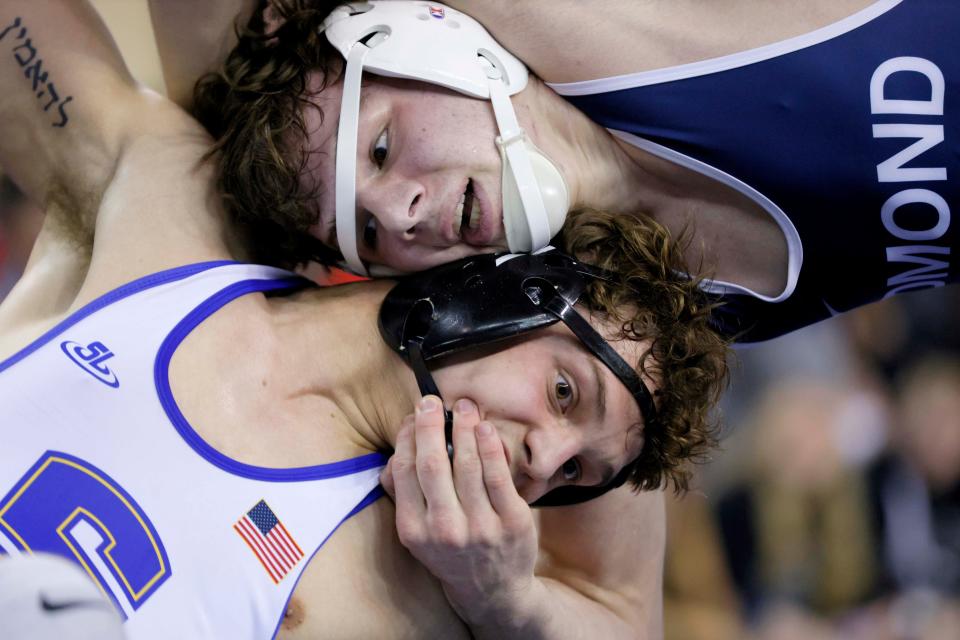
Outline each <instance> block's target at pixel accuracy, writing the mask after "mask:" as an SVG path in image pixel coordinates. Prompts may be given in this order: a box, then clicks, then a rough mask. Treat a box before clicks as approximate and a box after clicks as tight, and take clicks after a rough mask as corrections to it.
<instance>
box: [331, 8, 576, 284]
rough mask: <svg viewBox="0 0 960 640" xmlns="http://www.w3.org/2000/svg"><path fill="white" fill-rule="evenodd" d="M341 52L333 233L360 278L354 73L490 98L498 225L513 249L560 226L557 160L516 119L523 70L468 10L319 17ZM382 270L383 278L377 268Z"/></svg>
mask: <svg viewBox="0 0 960 640" xmlns="http://www.w3.org/2000/svg"><path fill="white" fill-rule="evenodd" d="M324 29H325V33H326V36H327V39H328V40H329V41H330V44H332V45H333V46H334V47H335V48H336V49H337V50H338V51H339V52H340V53H341V54H342V55H343V57H344V58H345V59H346V61H347V62H346V69H345V71H344V83H343V100H342V102H341V105H340V125H339V129H338V132H337V159H336V209H337V211H336V220H337V223H336V231H337V241H338V243H339V245H340V251H341V252H342V253H343V257H344V260H345V262H346V266H347V267H348V268H350V269H351V270H352V271H354V272H356V273H358V274H361V275H367V269H366V267H365V266H364V264H363V262H362V261H361V260H360V255H359V252H358V250H357V217H356V173H357V167H356V154H357V129H358V123H359V112H360V77H361V75H362V73H363V70H364V69H367V70H369V71H371V72H373V73H376V74H378V75H383V76H392V77H396V78H409V79H412V80H421V81H423V82H428V83H430V84H437V85H440V86H443V87H447V88H448V89H453V90H455V91H458V92H460V93H463V94H466V95H468V96H471V97H474V98H480V99H487V100H490V102H491V103H492V104H493V113H494V117H495V118H496V121H497V128H498V129H499V134H500V135H499V136H497V137H496V140H495V141H496V144H497V147H498V148H499V149H500V157H501V159H502V160H503V187H502V190H503V223H504V229H505V231H506V235H507V245H508V247H509V249H510V251H513V252H520V251H533V250H536V249H540V248H542V247H544V246H546V245H547V244H548V243H549V241H550V238H552V237H553V236H554V235H555V234H556V233H557V232H558V231H559V230H560V227H561V226H562V225H563V221H564V219H565V218H566V215H567V209H568V208H569V195H568V192H567V186H566V184H565V183H564V181H563V176H561V175H560V171H559V170H558V169H557V167H556V166H555V165H554V164H553V163H552V162H551V161H550V160H549V159H548V158H547V157H546V156H545V155H544V154H543V153H542V152H541V151H540V150H539V149H538V148H537V147H536V146H535V145H534V144H533V142H531V141H530V140H529V139H528V138H527V136H526V134H525V133H524V131H523V129H521V128H520V125H519V123H518V122H517V116H516V113H515V112H514V110H513V104H512V103H511V101H510V96H511V95H514V94H516V93H519V92H520V91H521V90H522V89H523V88H524V87H525V86H526V85H527V78H528V74H527V69H526V67H525V66H524V65H523V63H522V62H521V61H520V60H518V59H517V58H516V57H515V56H514V55H513V54H511V53H510V52H509V51H507V50H506V49H504V48H503V47H501V46H500V45H499V44H498V43H497V42H496V40H494V39H493V37H492V36H491V35H490V34H489V33H487V30H486V29H484V28H483V26H482V25H481V24H480V23H479V22H477V21H476V20H474V19H473V18H471V17H470V16H468V15H466V14H464V13H461V12H459V11H456V10H454V9H451V8H449V7H446V6H444V5H441V4H436V3H429V2H415V1H411V2H408V1H405V0H374V1H372V2H352V3H349V4H344V5H341V6H340V7H337V8H336V9H335V10H334V11H333V12H332V13H331V14H330V16H328V18H327V20H326V21H325V22H324ZM379 271H380V274H383V275H386V272H385V271H384V270H382V269H381V270H379Z"/></svg>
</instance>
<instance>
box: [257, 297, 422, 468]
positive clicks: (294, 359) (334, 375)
mask: <svg viewBox="0 0 960 640" xmlns="http://www.w3.org/2000/svg"><path fill="white" fill-rule="evenodd" d="M392 286H393V283H392V282H386V281H377V282H364V283H359V284H354V285H344V286H338V287H332V288H326V289H319V290H310V291H307V292H304V293H303V294H302V295H300V296H296V297H294V298H290V299H281V301H280V302H279V303H278V304H277V308H276V313H275V314H274V318H275V322H274V326H275V328H276V334H277V335H278V336H280V338H279V339H280V341H281V343H282V346H281V349H280V352H281V353H283V354H285V360H284V363H283V367H282V369H283V371H284V372H285V387H284V388H285V389H286V390H287V391H286V393H285V395H286V397H288V398H290V399H292V400H294V401H296V402H298V403H299V402H304V401H305V402H306V406H307V407H311V408H312V407H322V410H323V412H324V413H323V416H324V418H325V420H324V424H325V425H326V423H328V422H329V423H331V424H333V425H334V426H335V428H337V429H339V430H341V432H342V436H343V437H346V438H347V439H349V441H350V442H351V443H353V444H355V445H356V446H358V447H360V448H362V449H369V450H371V451H376V450H384V449H392V448H393V446H394V443H395V442H396V436H397V433H398V432H399V430H400V423H401V421H402V419H403V418H404V417H405V416H406V415H408V414H410V413H412V412H413V408H414V406H415V404H416V401H417V399H418V398H419V393H418V390H417V386H416V381H415V379H414V376H413V372H412V371H411V370H410V368H409V367H408V366H407V364H406V363H405V362H404V361H403V360H402V359H401V358H400V356H399V355H397V354H396V353H394V351H393V350H392V349H390V347H389V346H388V345H387V344H386V343H385V342H384V341H383V339H382V338H381V337H380V333H379V329H378V327H377V313H378V311H379V308H380V303H381V302H382V301H383V298H384V296H385V295H386V293H387V292H388V291H389V289H390V287H392ZM311 413H312V410H311ZM327 416H329V420H326V418H327Z"/></svg>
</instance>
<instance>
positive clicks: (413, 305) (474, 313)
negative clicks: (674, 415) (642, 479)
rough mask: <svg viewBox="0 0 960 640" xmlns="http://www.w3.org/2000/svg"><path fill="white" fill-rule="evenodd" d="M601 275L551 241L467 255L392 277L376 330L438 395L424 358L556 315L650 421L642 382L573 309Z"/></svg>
mask: <svg viewBox="0 0 960 640" xmlns="http://www.w3.org/2000/svg"><path fill="white" fill-rule="evenodd" d="M607 278H608V276H607V274H605V272H603V271H602V270H600V269H597V268H595V267H591V266H590V265H585V264H582V263H580V262H578V261H577V260H575V259H574V258H571V257H570V256H567V255H565V254H563V253H560V252H559V251H556V250H552V249H550V250H544V251H541V252H538V253H535V254H487V255H480V256H471V257H468V258H464V259H462V260H458V261H456V262H451V263H449V264H445V265H441V266H439V267H435V268H433V269H430V270H428V271H423V272H421V273H417V274H414V275H411V276H407V277H405V278H403V279H402V280H401V281H400V282H398V283H397V285H396V286H395V287H394V288H393V289H391V290H390V293H388V294H387V297H386V298H385V299H384V301H383V304H382V305H381V307H380V333H381V335H382V336H383V338H384V340H386V342H387V344H389V345H390V346H391V347H392V348H393V349H394V350H396V351H397V352H399V353H400V354H401V355H402V356H404V357H405V358H406V359H407V361H408V362H409V363H410V366H411V367H412V368H413V371H414V374H415V375H416V377H417V384H418V385H419V387H420V392H421V393H422V394H424V395H427V394H433V395H437V396H439V395H440V393H439V390H438V389H437V386H436V384H435V383H434V381H433V377H432V376H431V375H430V371H429V370H428V369H427V362H429V361H430V360H433V359H435V358H438V357H440V356H445V355H448V354H451V353H454V352H457V351H462V350H464V349H469V348H471V347H477V346H481V345H485V344H489V343H491V342H494V341H497V340H503V339H506V338H512V337H514V336H518V335H521V334H524V333H528V332H530V331H533V330H534V329H540V328H543V327H547V326H549V325H551V324H554V323H555V322H557V321H558V320H559V321H562V322H563V323H564V324H566V325H567V327H569V328H570V330H571V331H573V333H574V335H576V336H577V338H579V339H580V341H581V342H582V343H583V344H584V345H585V346H586V347H587V348H588V349H589V350H590V351H591V352H592V353H593V354H594V355H595V356H596V357H598V358H599V359H600V360H601V361H602V362H603V363H604V364H605V365H606V366H607V367H608V368H609V369H610V370H611V371H613V373H614V375H616V376H617V378H619V379H620V381H621V382H622V383H623V384H624V385H625V386H626V387H627V389H628V390H629V391H630V393H631V394H632V395H633V397H634V398H635V399H636V401H637V405H639V407H640V413H641V415H642V416H643V420H644V424H645V425H646V427H647V428H650V425H652V424H653V422H654V420H655V419H656V409H655V407H654V404H653V399H652V397H651V395H650V392H649V390H648V389H647V387H646V385H644V383H643V381H642V380H641V379H640V377H639V376H638V375H637V373H636V372H635V371H634V370H633V368H632V367H631V366H630V365H629V364H627V363H626V362H625V361H624V360H623V358H621V357H620V355H619V354H618V353H617V352H616V351H614V350H613V348H612V347H611V346H610V345H609V344H607V342H606V340H604V339H603V337H602V336H601V335H600V334H599V333H597V331H596V330H595V329H594V328H593V327H592V326H591V325H590V323H589V322H587V321H586V320H585V319H584V318H583V317H582V316H581V315H580V314H579V313H577V312H576V311H575V310H574V309H573V305H575V304H576V303H577V301H578V300H579V299H580V296H581V295H582V294H583V292H584V291H585V290H586V287H587V284H588V282H589V281H590V280H593V279H607ZM445 414H446V438H447V451H448V453H450V455H451V456H452V455H453V445H452V435H453V416H452V414H451V413H450V412H449V411H445ZM629 471H630V467H629V465H628V466H627V467H625V468H624V469H623V470H622V471H621V472H620V474H619V475H617V476H616V477H615V478H614V479H613V480H612V481H611V482H609V483H608V484H606V485H603V486H596V487H574V486H570V487H559V488H557V489H554V490H553V491H551V492H549V493H548V494H546V495H545V496H543V497H542V498H540V499H539V500H537V501H536V502H535V503H534V506H554V505H564V504H575V503H578V502H584V501H586V500H590V499H592V498H596V497H598V496H600V495H603V494H604V493H606V492H607V491H609V490H610V489H613V488H616V487H619V486H621V485H622V484H623V483H624V482H626V480H627V478H628V476H629Z"/></svg>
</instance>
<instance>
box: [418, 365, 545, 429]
mask: <svg viewBox="0 0 960 640" xmlns="http://www.w3.org/2000/svg"><path fill="white" fill-rule="evenodd" d="M527 370H529V364H527V365H526V366H524V363H521V362H516V361H513V359H510V358H481V359H479V360H475V361H471V362H464V363H461V364H458V365H452V366H449V367H444V368H442V369H439V370H437V371H436V372H435V374H434V375H435V378H436V381H437V385H438V386H439V387H440V392H441V393H442V394H443V396H444V400H445V401H447V402H451V403H452V402H454V401H456V400H457V399H458V398H463V397H467V398H471V399H473V400H474V401H476V402H477V403H478V404H479V405H480V407H481V410H482V411H483V413H484V414H493V415H504V414H507V413H512V412H516V411H517V410H519V409H521V408H523V407H527V406H531V404H532V403H533V402H535V401H536V399H537V398H538V397H539V396H540V395H542V389H541V387H540V386H538V384H537V382H536V381H535V380H534V377H533V376H532V375H530V374H529V373H526V374H525V373H524V372H525V371H527Z"/></svg>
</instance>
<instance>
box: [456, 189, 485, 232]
mask: <svg viewBox="0 0 960 640" xmlns="http://www.w3.org/2000/svg"><path fill="white" fill-rule="evenodd" d="M482 219H483V213H482V212H481V210H480V200H479V198H477V196H476V194H474V192H473V180H472V179H470V178H468V179H467V186H466V188H464V190H463V193H461V194H460V199H459V200H457V206H456V209H455V210H454V214H453V222H454V226H455V228H456V229H457V235H458V236H460V237H461V238H466V237H467V236H469V235H470V232H471V231H476V230H478V229H480V223H481V221H482Z"/></svg>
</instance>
